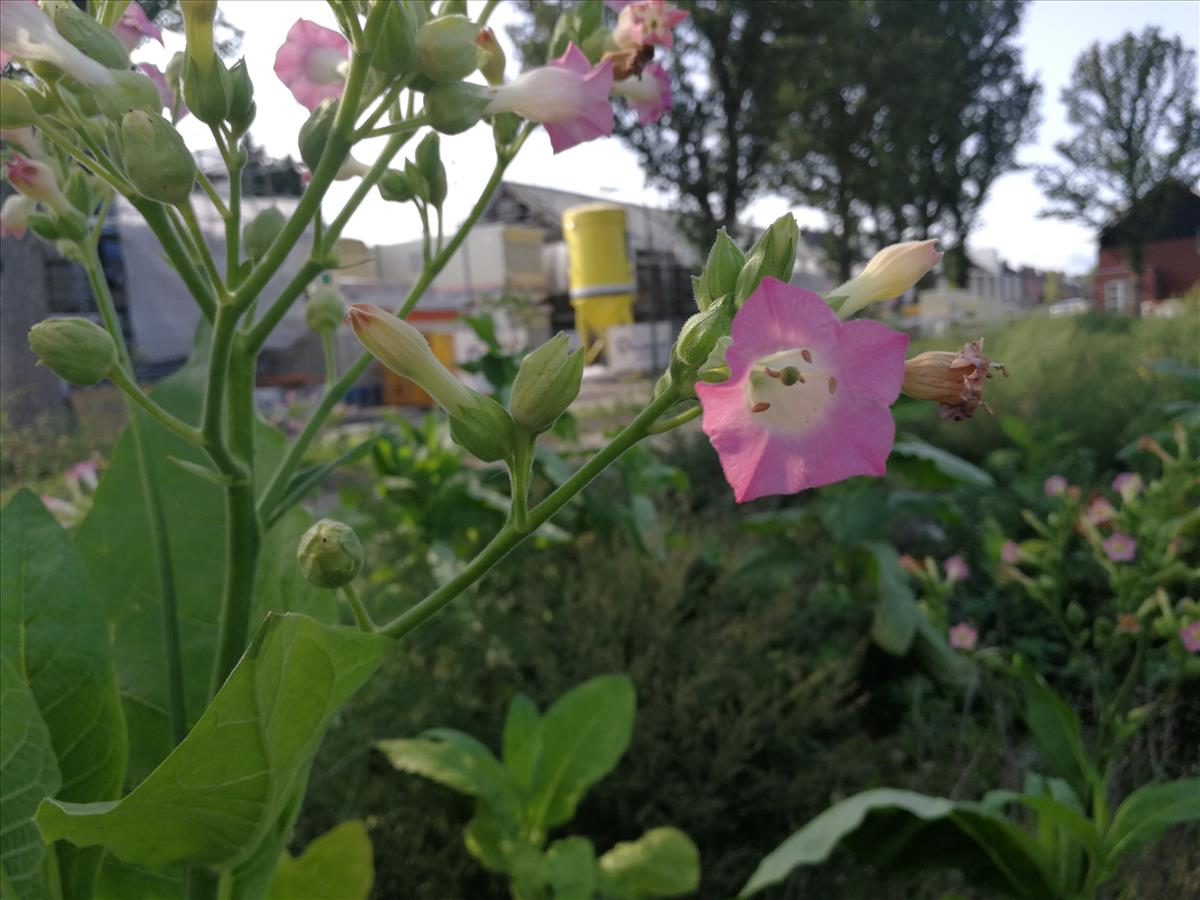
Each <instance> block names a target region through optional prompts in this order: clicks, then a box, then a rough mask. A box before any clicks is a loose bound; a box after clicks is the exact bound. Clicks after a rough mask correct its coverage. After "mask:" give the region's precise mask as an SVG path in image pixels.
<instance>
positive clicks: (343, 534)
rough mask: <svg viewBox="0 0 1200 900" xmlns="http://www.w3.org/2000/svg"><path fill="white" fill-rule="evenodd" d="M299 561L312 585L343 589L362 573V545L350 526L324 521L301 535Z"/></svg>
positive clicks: (297, 558) (331, 520)
mask: <svg viewBox="0 0 1200 900" xmlns="http://www.w3.org/2000/svg"><path fill="white" fill-rule="evenodd" d="M296 561H297V562H298V563H299V564H300V571H301V572H302V573H304V578H305V579H306V580H307V581H308V582H309V584H314V585H316V586H317V587H319V588H340V587H343V586H345V585H347V584H349V583H350V582H351V581H353V580H354V578H355V576H357V575H358V573H359V572H361V571H362V567H363V549H362V544H360V543H359V541H358V536H357V535H356V534H355V533H354V529H353V528H351V527H350V526H349V525H346V524H343V523H342V522H337V521H334V520H333V519H321V520H320V521H319V522H317V523H316V524H315V525H313V526H312V527H311V528H309V529H308V531H306V532H304V534H303V535H302V536H301V538H300V546H299V547H298V548H297V550H296Z"/></svg>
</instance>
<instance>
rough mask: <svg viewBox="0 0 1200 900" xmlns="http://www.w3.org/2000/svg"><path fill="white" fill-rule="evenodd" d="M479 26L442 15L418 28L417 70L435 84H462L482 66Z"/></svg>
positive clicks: (466, 20) (461, 19) (468, 20)
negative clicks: (449, 82)
mask: <svg viewBox="0 0 1200 900" xmlns="http://www.w3.org/2000/svg"><path fill="white" fill-rule="evenodd" d="M478 34H479V26H478V25H476V24H475V23H474V22H472V21H471V20H470V19H468V18H467V17H466V16H440V17H438V18H436V19H433V20H432V21H430V22H426V23H425V24H424V25H422V26H421V27H420V28H419V29H417V39H416V43H417V70H418V71H419V72H420V73H421V74H422V75H424V76H425V77H426V78H430V79H432V80H434V81H461V80H462V79H464V78H466V77H467V76H468V75H470V74H471V73H472V72H474V71H475V69H476V68H477V67H478V65H479V47H477V46H476V44H475V38H476V36H477V35H478Z"/></svg>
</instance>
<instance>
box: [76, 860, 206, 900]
mask: <svg viewBox="0 0 1200 900" xmlns="http://www.w3.org/2000/svg"><path fill="white" fill-rule="evenodd" d="M183 892H184V884H183V873H182V872H171V873H167V872H153V871H151V870H150V869H147V868H144V867H142V866H131V865H128V864H127V863H123V862H121V861H120V860H119V859H117V858H116V857H115V856H112V855H111V854H109V855H107V856H105V857H104V865H103V867H101V869H100V881H99V883H98V884H97V885H96V895H95V897H94V898H93V900H183Z"/></svg>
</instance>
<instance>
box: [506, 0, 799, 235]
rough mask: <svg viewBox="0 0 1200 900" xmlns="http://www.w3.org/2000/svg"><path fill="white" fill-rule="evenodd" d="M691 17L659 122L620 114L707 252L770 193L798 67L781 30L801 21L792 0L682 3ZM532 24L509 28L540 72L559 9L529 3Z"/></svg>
mask: <svg viewBox="0 0 1200 900" xmlns="http://www.w3.org/2000/svg"><path fill="white" fill-rule="evenodd" d="M676 5H678V6H680V7H682V8H685V9H687V10H688V11H689V12H690V14H691V15H690V16H689V18H688V19H687V20H686V21H685V22H684V23H683V24H682V25H680V26H679V27H678V28H677V29H676V30H675V47H674V49H672V50H671V51H670V52H669V53H668V54H667V56H668V57H669V62H668V64H667V65H668V66H669V71H670V72H671V78H672V89H673V92H674V104H673V107H672V109H671V111H670V112H669V113H667V114H666V115H664V116H663V118H662V119H660V120H659V121H658V122H657V123H656V124H654V125H650V126H642V125H638V124H637V118H636V116H635V115H634V114H633V113H632V112H629V111H623V110H621V109H620V108H618V122H617V127H616V131H617V134H619V135H620V137H621V138H622V139H623V140H624V141H625V142H626V143H627V144H628V145H629V146H630V147H631V148H632V149H633V150H634V151H635V152H636V153H637V155H638V157H639V158H640V160H641V163H642V167H643V169H644V171H645V172H646V175H647V178H648V179H649V181H650V183H651V184H654V185H656V186H659V187H664V188H668V189H674V190H675V191H677V192H678V194H679V197H680V211H681V212H682V213H683V215H682V216H681V226H682V228H683V230H684V232H685V234H686V235H687V236H688V238H689V239H690V240H691V241H692V242H693V243H694V244H695V246H696V248H697V249H698V251H699V252H700V253H701V254H704V253H707V252H708V248H709V245H710V244H711V243H712V240H713V236H714V235H715V234H716V231H717V229H718V228H721V227H724V228H725V229H726V230H727V231H728V232H729V233H730V234H736V233H737V232H738V230H739V227H738V219H739V216H741V215H742V213H743V212H744V211H745V207H746V205H747V204H748V203H749V202H750V201H752V200H753V199H754V198H755V197H757V196H759V195H760V194H761V193H762V192H763V190H765V189H766V187H767V186H768V172H767V158H768V156H769V154H770V150H771V148H772V146H773V144H774V141H775V136H776V133H777V129H778V114H777V112H776V108H775V100H776V96H777V94H778V91H777V86H778V84H779V82H780V80H781V79H782V78H784V77H788V75H789V74H790V73H789V71H788V70H789V68H790V67H791V63H790V61H789V60H788V59H786V58H785V57H784V56H783V55H782V53H781V43H780V28H781V27H782V25H783V23H785V22H787V21H789V20H791V21H795V20H796V19H797V15H796V13H795V12H794V11H793V10H792V9H791V7H793V6H798V7H811V6H812V5H813V4H809V3H805V4H793V3H791V2H785V0H757V2H747V0H716V2H710V3H705V4H703V5H701V4H699V3H696V2H689V0H679V2H677V3H676ZM520 6H521V8H522V9H523V10H524V11H525V12H526V13H527V14H528V18H527V19H526V21H525V22H524V23H522V24H520V25H517V26H514V27H512V28H511V29H510V35H511V37H512V38H513V40H514V41H515V42H516V44H517V47H518V50H519V52H520V54H521V56H522V61H523V64H524V65H525V66H531V65H541V64H543V63H544V61H545V57H546V52H545V48H546V45H547V44H548V42H549V35H550V29H551V28H552V27H553V23H554V21H555V20H556V18H557V16H558V13H559V10H560V5H559V4H551V3H546V2H541V0H521V3H520Z"/></svg>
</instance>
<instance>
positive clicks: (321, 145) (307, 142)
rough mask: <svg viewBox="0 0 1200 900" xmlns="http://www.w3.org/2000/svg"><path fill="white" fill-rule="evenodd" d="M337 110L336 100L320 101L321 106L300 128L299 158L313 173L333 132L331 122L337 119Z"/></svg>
mask: <svg viewBox="0 0 1200 900" xmlns="http://www.w3.org/2000/svg"><path fill="white" fill-rule="evenodd" d="M337 110H338V103H337V100H334V99H333V98H329V99H327V100H322V101H321V105H320V106H318V107H317V108H316V109H314V110H313V112H312V115H310V116H309V117H308V121H306V122H305V123H304V124H303V125H301V126H300V137H299V143H300V158H301V159H302V160H304V164H305V165H306V166H308V168H309V169H310V170H312V171H314V172H315V171H316V170H317V165H318V164H319V163H320V162H321V154H322V153H324V152H325V144H326V142H327V141H328V140H329V133H330V132H331V131H333V120H334V119H335V118H337Z"/></svg>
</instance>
